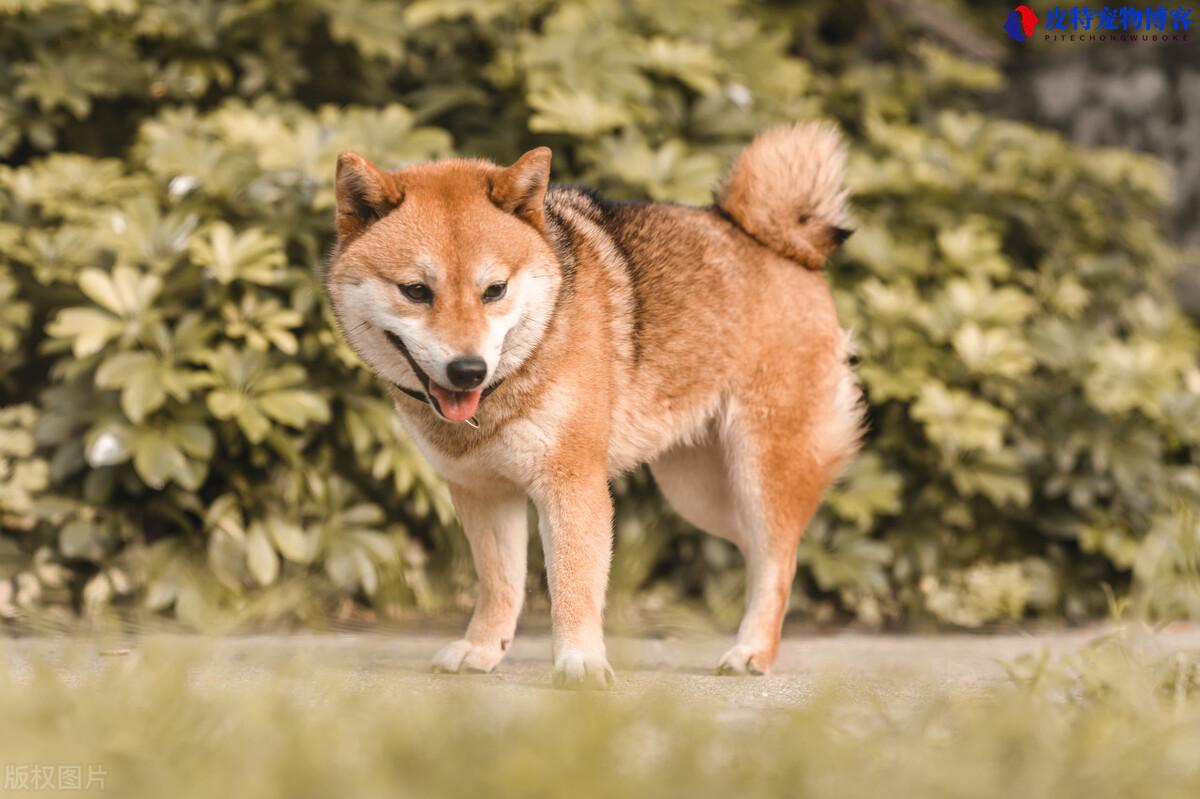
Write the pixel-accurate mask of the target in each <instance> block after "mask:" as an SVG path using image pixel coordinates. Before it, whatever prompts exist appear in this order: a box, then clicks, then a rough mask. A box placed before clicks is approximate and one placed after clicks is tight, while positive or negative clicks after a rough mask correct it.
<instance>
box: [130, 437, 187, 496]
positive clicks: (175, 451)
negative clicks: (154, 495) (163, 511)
mask: <svg viewBox="0 0 1200 799" xmlns="http://www.w3.org/2000/svg"><path fill="white" fill-rule="evenodd" d="M185 466H186V460H185V458H184V456H183V453H182V452H180V451H179V448H178V447H177V446H175V444H174V443H172V442H170V441H168V440H167V439H166V437H164V436H163V435H161V434H160V433H158V432H155V431H145V432H143V433H141V434H139V435H138V437H137V440H136V442H135V444H134V451H133V468H134V469H135V470H136V471H137V473H138V476H139V477H141V478H142V481H143V482H145V483H146V485H148V486H150V487H151V488H155V489H161V488H163V487H164V486H166V484H167V482H168V481H170V480H171V479H172V478H174V477H176V476H177V475H180V474H182V473H183V472H184V468H185Z"/></svg>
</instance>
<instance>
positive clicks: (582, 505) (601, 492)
mask: <svg viewBox="0 0 1200 799" xmlns="http://www.w3.org/2000/svg"><path fill="white" fill-rule="evenodd" d="M538 494H539V495H535V496H534V502H535V504H536V505H537V508H538V532H539V534H540V535H541V538H542V549H543V550H544V552H545V555H546V572H547V577H548V582H549V584H550V623H551V626H552V630H553V634H554V682H555V684H557V685H570V686H584V687H597V688H607V687H609V686H610V685H612V681H613V671H612V667H610V666H609V665H608V659H607V657H606V656H605V651H604V594H605V591H606V590H607V588H608V568H609V562H610V561H611V558H612V519H613V511H612V499H611V498H610V497H609V493H608V478H607V475H606V474H605V472H604V469H603V467H601V466H598V467H597V468H595V469H591V470H582V471H579V470H576V469H565V470H562V471H559V472H558V473H557V474H555V475H554V476H553V477H551V478H549V479H547V480H545V481H544V483H543V485H542V490H541V491H539V492H538Z"/></svg>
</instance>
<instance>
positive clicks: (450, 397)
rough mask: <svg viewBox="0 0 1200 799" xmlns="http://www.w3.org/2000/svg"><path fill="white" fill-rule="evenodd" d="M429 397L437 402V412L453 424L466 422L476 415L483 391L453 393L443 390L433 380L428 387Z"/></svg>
mask: <svg viewBox="0 0 1200 799" xmlns="http://www.w3.org/2000/svg"><path fill="white" fill-rule="evenodd" d="M428 391H429V396H430V397H432V398H433V399H434V400H435V403H436V406H435V408H434V410H437V411H438V412H440V413H441V414H442V416H444V417H446V418H447V419H449V420H450V421H452V422H465V421H467V420H468V419H470V418H471V417H472V416H474V415H475V411H476V409H477V408H478V407H479V400H481V399H483V389H481V388H476V389H472V390H471V391H451V390H450V389H447V388H442V387H441V386H439V385H438V384H437V383H435V382H433V381H432V380H430V381H429V385H428Z"/></svg>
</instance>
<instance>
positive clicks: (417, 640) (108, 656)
mask: <svg viewBox="0 0 1200 799" xmlns="http://www.w3.org/2000/svg"><path fill="white" fill-rule="evenodd" d="M1113 632H1114V631H1113V629H1112V628H1105V627H1096V628H1091V629H1088V630H1080V631H1059V632H1053V633H1043V634H1037V635H939V636H893V635H867V634H857V633H845V634H838V635H820V636H789V637H787V638H785V640H784V643H783V646H782V649H781V652H780V657H779V661H778V663H777V664H776V667H775V669H774V671H773V673H772V674H771V675H769V676H767V677H719V676H716V675H715V674H714V673H713V669H714V667H715V665H716V663H717V661H718V660H719V658H720V656H721V654H722V653H723V652H724V651H725V649H726V648H727V647H728V646H729V645H730V644H731V643H732V638H728V637H715V636H708V637H700V638H682V639H663V640H658V639H644V638H610V639H609V642H608V646H609V659H610V660H611V662H612V665H613V667H614V668H615V669H616V671H617V685H616V688H615V690H614V693H615V694H616V695H618V696H621V695H629V696H637V695H640V694H642V693H644V692H646V691H657V692H666V693H668V694H674V695H679V696H682V697H684V698H688V699H697V700H700V699H703V700H705V701H709V702H714V703H716V704H717V705H726V706H729V707H731V708H744V709H748V708H777V707H787V706H793V705H796V704H800V703H803V702H804V701H805V699H806V698H808V697H811V696H812V695H813V693H814V692H815V691H818V690H819V689H820V687H821V686H822V685H823V684H824V682H825V681H827V680H829V679H831V678H832V679H835V680H836V681H837V682H838V683H839V684H841V685H842V686H846V685H850V686H852V687H853V690H855V691H861V692H863V693H864V694H865V695H872V694H874V695H880V696H886V697H891V698H902V697H903V696H905V695H906V694H909V693H914V694H923V695H927V694H928V693H929V692H930V691H939V690H941V689H945V690H950V689H954V690H957V691H963V690H966V691H973V690H986V689H987V688H988V687H991V686H995V685H999V684H1003V683H1005V682H1006V681H1007V679H1008V677H1007V671H1006V669H1005V667H1004V665H1003V664H1004V663H1006V662H1012V661H1014V660H1015V659H1018V658H1020V657H1022V656H1023V655H1031V654H1036V653H1038V652H1040V651H1042V650H1047V651H1048V652H1049V653H1050V654H1055V655H1060V654H1065V653H1069V652H1071V651H1072V650H1075V649H1078V648H1079V647H1081V646H1085V645H1087V644H1088V643H1089V642H1091V641H1094V640H1096V639H1097V638H1098V637H1101V636H1105V635H1109V634H1113ZM1133 634H1134V635H1136V636H1139V637H1140V640H1141V641H1142V642H1143V643H1146V644H1147V645H1149V646H1153V647H1155V648H1158V649H1162V650H1164V651H1166V650H1180V649H1189V650H1200V628H1195V627H1182V628H1174V629H1169V630H1166V631H1164V632H1161V633H1159V634H1158V635H1156V636H1153V637H1151V636H1149V634H1148V633H1144V632H1143V633H1137V632H1135V633H1133ZM449 640H451V636H444V635H438V636H434V635H428V634H410V633H394V634H393V633H353V634H336V633H333V634H298V635H271V636H237V637H225V638H201V637H197V636H187V635H165V634H146V635H142V636H140V637H138V638H136V639H131V640H129V641H127V642H122V643H117V644H112V643H104V644H102V643H98V642H96V641H92V640H89V639H71V638H19V639H3V640H0V666H3V665H7V666H8V669H9V672H10V673H15V674H16V675H17V676H18V678H20V675H21V674H22V673H27V672H28V670H29V669H30V668H31V664H32V662H33V661H34V660H38V661H43V662H46V661H48V662H50V663H52V664H54V665H55V668H58V669H62V670H63V671H64V672H65V673H66V674H67V676H68V677H70V675H71V674H73V673H77V672H80V671H87V670H88V669H98V668H101V667H102V666H103V664H105V663H111V662H112V661H113V660H114V659H117V660H120V661H122V662H129V663H130V665H131V666H135V665H136V664H137V663H138V662H139V661H145V662H147V664H148V663H150V662H153V660H152V659H153V657H154V654H155V653H168V654H169V655H170V656H172V657H175V656H179V657H181V658H182V659H183V661H185V662H187V663H188V664H189V668H190V669H192V671H193V674H194V675H195V678H196V679H197V680H198V681H199V682H201V683H204V682H208V681H215V682H216V683H218V684H235V683H239V682H241V681H255V680H271V679H275V678H277V677H278V675H279V674H282V673H289V674H291V675H292V676H293V677H294V676H295V675H296V674H301V675H302V674H304V673H307V672H308V671H309V670H313V669H320V670H322V671H324V672H326V673H327V674H333V675H336V676H338V677H339V678H340V679H344V680H346V681H347V682H348V683H349V684H351V685H354V686H361V688H362V689H364V690H372V691H380V690H381V691H386V692H389V693H395V694H399V695H411V694H416V695H428V694H432V693H437V692H440V691H447V690H457V689H459V688H465V687H469V688H471V689H473V690H474V689H480V690H484V691H486V692H488V693H490V694H493V695H494V696H496V697H497V698H498V699H503V698H513V699H520V698H522V697H531V696H536V695H542V694H544V693H545V692H546V691H550V690H552V683H551V666H550V641H549V639H548V638H547V637H546V636H540V635H525V636H521V635H518V637H517V640H516V642H515V643H514V645H513V647H512V651H511V652H510V653H509V657H508V659H507V660H505V662H504V663H502V664H501V665H500V667H499V668H498V669H497V670H496V671H495V672H494V673H492V674H488V675H443V674H433V673H431V672H430V669H429V662H430V659H431V658H432V656H433V654H434V652H436V651H437V649H438V648H439V647H440V646H441V645H443V644H445V643H447V642H448V641H449Z"/></svg>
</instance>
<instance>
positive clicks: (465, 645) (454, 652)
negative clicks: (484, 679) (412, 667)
mask: <svg viewBox="0 0 1200 799" xmlns="http://www.w3.org/2000/svg"><path fill="white" fill-rule="evenodd" d="M503 659H504V649H503V648H502V647H500V646H481V645H480V644H473V643H471V642H470V641H468V640H466V639H465V638H464V639H462V640H460V641H455V642H454V643H452V644H446V646H444V647H442V648H441V650H440V651H439V652H438V653H437V654H436V655H434V656H433V670H434V671H436V672H441V673H443V674H486V673H488V672H489V671H491V670H492V669H494V668H496V664H498V663H499V662H500V661H501V660H503Z"/></svg>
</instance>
